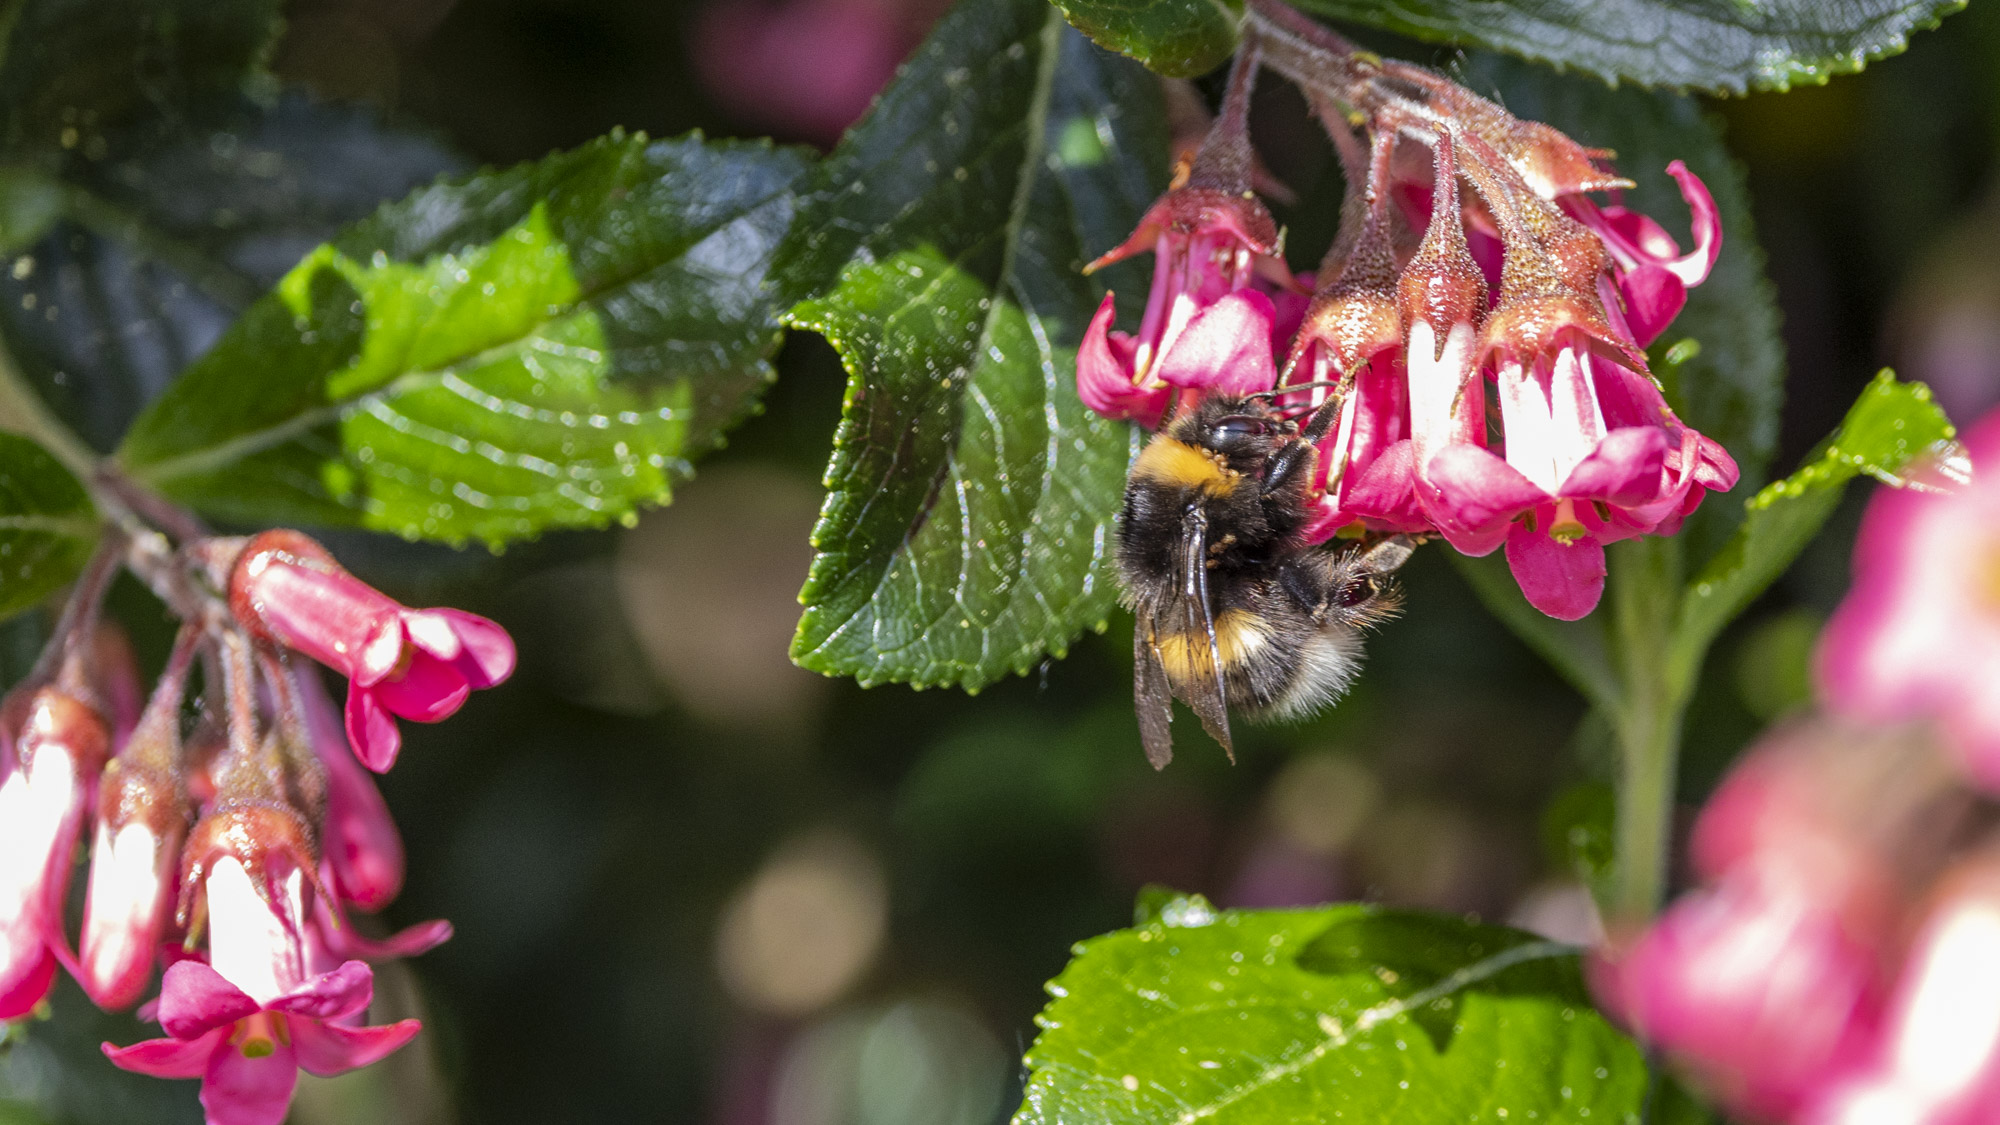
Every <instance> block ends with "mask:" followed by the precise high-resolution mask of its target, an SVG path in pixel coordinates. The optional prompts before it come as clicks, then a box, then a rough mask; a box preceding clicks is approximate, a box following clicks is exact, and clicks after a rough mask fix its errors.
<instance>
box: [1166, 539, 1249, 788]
mask: <svg viewBox="0 0 2000 1125" xmlns="http://www.w3.org/2000/svg"><path fill="white" fill-rule="evenodd" d="M1180 549H1181V552H1182V554H1181V558H1180V560H1179V561H1180V570H1181V588H1180V589H1179V591H1177V596H1176V597H1175V598H1174V599H1173V602H1172V603H1171V604H1173V605H1175V606H1177V607H1178V612H1175V611H1174V610H1169V611H1168V612H1169V613H1173V614H1174V615H1175V616H1177V617H1178V620H1177V621H1175V622H1173V623H1172V624H1171V625H1170V626H1169V627H1170V628H1171V629H1173V631H1174V632H1177V633H1182V634H1185V635H1186V636H1187V638H1188V645H1187V651H1188V664H1189V668H1188V676H1187V682H1186V683H1184V684H1180V685H1177V686H1179V687H1180V688H1182V689H1183V690H1184V691H1185V692H1186V694H1184V695H1182V696H1181V698H1182V700H1184V701H1185V702H1186V703H1187V705H1188V707H1189V708H1191V709H1192V710H1193V711H1194V713H1195V716H1196V717H1197V718H1199V719H1200V720H1201V725H1202V729H1203V730H1206V731H1207V732H1208V733H1209V736H1210V737H1212V738H1214V739H1215V740H1216V741H1217V742H1220V743H1221V744H1222V750H1223V753H1225V754H1228V755H1229V760H1230V761H1232V762H1233V761H1235V760H1236V747H1235V745H1234V744H1232V743H1231V742H1230V740H1229V704H1228V696H1227V694H1226V693H1225V691H1224V688H1223V682H1222V650H1221V648H1220V646H1219V645H1218V644H1217V643H1216V640H1215V609H1214V605H1213V603H1212V602H1210V601H1209V596H1208V516H1207V514H1206V513H1204V512H1203V511H1202V510H1201V508H1200V507H1199V506H1196V507H1193V508H1190V509H1188V514H1187V515H1186V516H1185V517H1184V518H1183V519H1182V520H1181V542H1180Z"/></svg>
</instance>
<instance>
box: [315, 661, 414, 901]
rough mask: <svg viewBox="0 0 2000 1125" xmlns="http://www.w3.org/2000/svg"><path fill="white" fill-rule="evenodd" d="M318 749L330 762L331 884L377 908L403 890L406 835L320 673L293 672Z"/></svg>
mask: <svg viewBox="0 0 2000 1125" xmlns="http://www.w3.org/2000/svg"><path fill="white" fill-rule="evenodd" d="M294 682H295V683H296V684H297V685H298V699H299V710H300V712H301V714H302V717H303V718H304V719H305V725H306V737H307V738H308V739H310V740H311V742H312V749H313V754H314V756H315V757H317V758H318V759H319V761H320V763H321V764H322V765H323V766H325V767H326V816H325V820H324V822H323V824H322V825H321V828H320V847H321V850H322V853H323V855H324V862H325V863H326V866H327V871H328V875H329V876H330V878H329V880H328V886H329V888H330V889H331V890H332V891H333V892H334V893H335V894H337V895H339V896H340V899H341V901H342V902H345V903H347V904H349V905H351V906H354V907H356V908H358V909H361V910H366V911H376V910H380V909H382V908H383V907H385V906H387V905H389V903H390V902H392V901H393V900H394V899H395V897H396V895H397V893H398V892H400V891H401V890H402V889H403V838H402V835H401V834H400V833H398V832H397V831H396V822H395V820H394V819H392V818H391V817H390V816H389V806H388V805H387V804H386V803H384V802H383V800H382V793H381V791H380V790H378V789H376V788H375V781H374V779H373V778H371V777H369V776H368V774H367V772H366V771H364V770H363V769H362V768H361V764H360V763H359V762H357V761H355V760H354V753H353V751H352V750H350V749H349V748H348V744H347V734H346V732H345V731H343V730H342V729H341V723H340V716H339V713H338V712H336V711H335V710H334V707H333V701H332V700H331V699H328V698H327V695H326V687H325V686H324V685H322V684H321V683H320V679H319V673H318V672H315V671H312V670H311V669H304V670H302V674H300V675H298V676H295V677H294Z"/></svg>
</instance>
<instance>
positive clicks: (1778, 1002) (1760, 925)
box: [1591, 870, 1881, 1120]
mask: <svg viewBox="0 0 2000 1125" xmlns="http://www.w3.org/2000/svg"><path fill="white" fill-rule="evenodd" d="M1879 936H1880V935H1876V934H1860V935H1857V934H1856V933H1854V932H1853V931H1852V930H1851V928H1850V926H1849V923H1848V920H1847V919H1846V918H1843V917H1842V915H1841V914H1840V913H1839V912H1837V911H1835V910H1833V909H1830V908H1829V904H1828V903H1826V902H1825V901H1823V900H1822V899H1821V898H1819V897H1818V896H1817V894H1816V893H1815V888H1813V887H1812V886H1811V885H1810V884H1805V883H1801V882H1799V881H1798V879H1797V878H1794V877H1792V876H1790V875H1788V874H1786V873H1783V872H1775V871H1768V870H1766V871H1755V870H1753V871H1744V872H1737V873H1732V874H1731V875H1730V876H1728V877H1726V878H1724V879H1723V880H1721V881H1720V882H1718V883H1716V884H1714V885H1712V886H1710V887H1707V888H1705V889H1702V890H1699V891H1696V892H1694V893H1692V894H1689V895H1687V896H1685V897H1683V898H1682V899H1680V900H1679V901H1678V902H1676V903H1675V904H1674V905H1673V906H1672V907H1671V908H1669V909H1668V911H1667V912H1666V914H1664V915H1662V916H1661V917H1660V919H1659V920H1658V921H1657V922H1655V923H1654V924H1653V926H1652V927H1651V928H1649V929H1648V930H1647V931H1646V932H1645V933H1644V934H1643V935H1641V936H1640V937H1639V938H1638V940H1637V941H1636V942H1634V943H1632V944H1631V945H1630V946H1629V947H1627V948H1625V949H1623V950H1622V951H1619V952H1614V953H1611V954H1609V955H1608V956H1604V957H1600V958H1599V959H1598V960H1597V961H1595V962H1594V964H1593V966H1592V970H1593V971H1592V977H1591V982H1592V985H1593V987H1594V988H1595V990H1596V992H1597V995H1598V999H1599V1002H1600V1003H1602V1004H1603V1005H1604V1007H1605V1009H1606V1010H1607V1011H1609V1012H1610V1013H1611V1014H1612V1015H1613V1016H1615V1017H1616V1018H1618V1019H1619V1020H1620V1021H1622V1022H1623V1023H1625V1024H1626V1025H1627V1026H1629V1027H1630V1028H1632V1030H1633V1031H1634V1032H1636V1033H1637V1034H1638V1035H1640V1036H1641V1037H1643V1038H1644V1039H1646V1040H1647V1041H1648V1042H1650V1043H1653V1044H1655V1045H1657V1046H1659V1047H1662V1048H1665V1049H1666V1050H1668V1051H1670V1052H1672V1053H1673V1054H1674V1055H1675V1056H1676V1057H1677V1058H1679V1059H1680V1061H1682V1062H1683V1063H1685V1064H1688V1065H1690V1066H1691V1067H1692V1069H1693V1070H1695V1071H1696V1072H1697V1074H1698V1075H1699V1076H1700V1077H1701V1078H1702V1079H1703V1080H1704V1081H1705V1083H1706V1085H1708V1086H1709V1088H1710V1089H1711V1090H1712V1092H1713V1093H1714V1094H1715V1095H1716V1096H1718V1097H1720V1098H1721V1099H1722V1100H1723V1101H1724V1102H1725V1103H1726V1104H1727V1105H1728V1106H1729V1107H1730V1109H1731V1110H1732V1111H1734V1112H1737V1113H1741V1114H1745V1115H1748V1116H1751V1117H1756V1118H1760V1119H1770V1120H1783V1119H1787V1118H1789V1117H1790V1115H1791V1114H1793V1113H1794V1112H1795V1111H1796V1110H1797V1109H1798V1108H1799V1107H1800V1106H1801V1105H1803V1104H1805V1102H1806V1100H1807V1099H1808V1098H1809V1097H1810V1096H1811V1095H1812V1094H1813V1093H1814V1092H1816V1091H1818V1090H1820V1089H1822V1088H1823V1087H1825V1086H1826V1085H1828V1084H1829V1083H1831V1082H1832V1081H1834V1080H1835V1079H1837V1078H1839V1077H1840V1076H1842V1075H1844V1074H1845V1073H1847V1072H1848V1071H1850V1070H1851V1069H1852V1068H1853V1067H1855V1066H1856V1065H1858V1064H1859V1063H1860V1062H1861V1060H1862V1058H1863V1056H1864V1053H1865V1051H1866V1050H1867V1048H1868V1046H1869V1043H1870V1039H1869V1036H1870V1035H1871V1033H1872V1032H1873V1030H1874V1026H1875V1020H1876V1018H1877V1015H1878V1012H1879V1009H1880V1004H1881V1000H1880V996H1879V983H1878V981H1877V973H1876V965H1875V957H1876V952H1875V945H1874V943H1873V940H1872V939H1876V938H1879Z"/></svg>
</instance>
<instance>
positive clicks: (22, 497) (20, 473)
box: [0, 433, 98, 617]
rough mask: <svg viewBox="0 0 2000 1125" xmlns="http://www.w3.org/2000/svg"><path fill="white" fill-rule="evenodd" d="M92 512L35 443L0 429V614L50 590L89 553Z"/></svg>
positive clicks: (66, 474) (72, 480) (79, 488)
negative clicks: (1, 431) (0, 431)
mask: <svg viewBox="0 0 2000 1125" xmlns="http://www.w3.org/2000/svg"><path fill="white" fill-rule="evenodd" d="M97 533H98V525H97V513H96V510H95V509H94V508H93V506H92V505H91V502H90V496H89V495H88V494H87V493H86V492H84V490H83V485H82V484H80V483H79V482H78V481H77V479H76V477H74V476H72V475H71V474H70V471H69V470H68V469H65V468H63V467H62V465H61V464H60V463H59V462H57V461H56V459H55V458H54V457H51V456H50V455H49V454H48V453H47V451H45V450H43V449H42V447H41V446H39V445H37V444H35V443H34V442H32V441H30V440H28V439H27V438H24V437H21V436H19V435H17V434H8V433H0V617H6V616H11V615H13V614H15V613H19V612H20V611H21V610H24V609H27V608H29V607H30V606H33V605H34V604H35V603H37V602H39V601H41V600H42V599H43V598H45V597H47V596H49V595H50V594H51V593H54V592H55V591H56V590H57V589H59V588H61V587H62V585H63V584H64V583H66V582H68V581H69V580H70V579H72V578H74V577H76V573H77V571H79V570H81V569H82V568H83V564H84V562H85V561H86V560H88V559H89V558H90V549H91V547H92V546H94V545H95V544H96V542H97Z"/></svg>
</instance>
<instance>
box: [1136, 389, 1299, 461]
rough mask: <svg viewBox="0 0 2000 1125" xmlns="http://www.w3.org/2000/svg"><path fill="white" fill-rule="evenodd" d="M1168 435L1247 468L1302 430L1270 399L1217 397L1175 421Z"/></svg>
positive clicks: (1234, 396)
mask: <svg viewBox="0 0 2000 1125" xmlns="http://www.w3.org/2000/svg"><path fill="white" fill-rule="evenodd" d="M1168 432H1169V433H1170V434H1171V435H1172V436H1173V437H1175V438H1177V439H1179V440H1181V441H1184V442H1186V443H1188V444H1189V445H1194V446H1199V447H1201V448H1203V449H1208V450H1213V451H1214V452H1216V453H1220V454H1222V455H1223V456H1224V457H1227V458H1228V459H1229V461H1230V464H1232V465H1233V466H1236V467H1238V468H1243V469H1248V468H1251V467H1253V466H1256V465H1259V464H1261V463H1262V462H1263V461H1264V460H1265V459H1266V458H1268V457H1270V455H1271V454H1272V453H1274V452H1275V451H1277V450H1278V449H1279V448H1281V447H1282V446H1284V445H1285V444H1286V443H1288V442H1290V441H1291V440H1292V439H1293V438H1294V437H1296V436H1297V435H1298V432H1299V428H1298V426H1297V425H1295V424H1294V423H1292V422H1290V421H1288V420H1286V419H1284V418H1282V417H1279V416H1278V415H1277V414H1276V413H1274V412H1273V411H1272V410H1271V400H1270V399H1268V398H1243V397H1238V396H1236V395H1217V396H1215V397H1212V398H1208V399H1204V400H1203V401H1202V403H1201V405H1200V406H1197V407H1195V408H1194V409H1193V410H1192V411H1189V412H1188V413H1186V414H1183V415H1182V416H1181V417H1180V418H1178V419H1176V420H1175V421H1174V423H1173V425H1172V426H1171V427H1169V430H1168Z"/></svg>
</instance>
